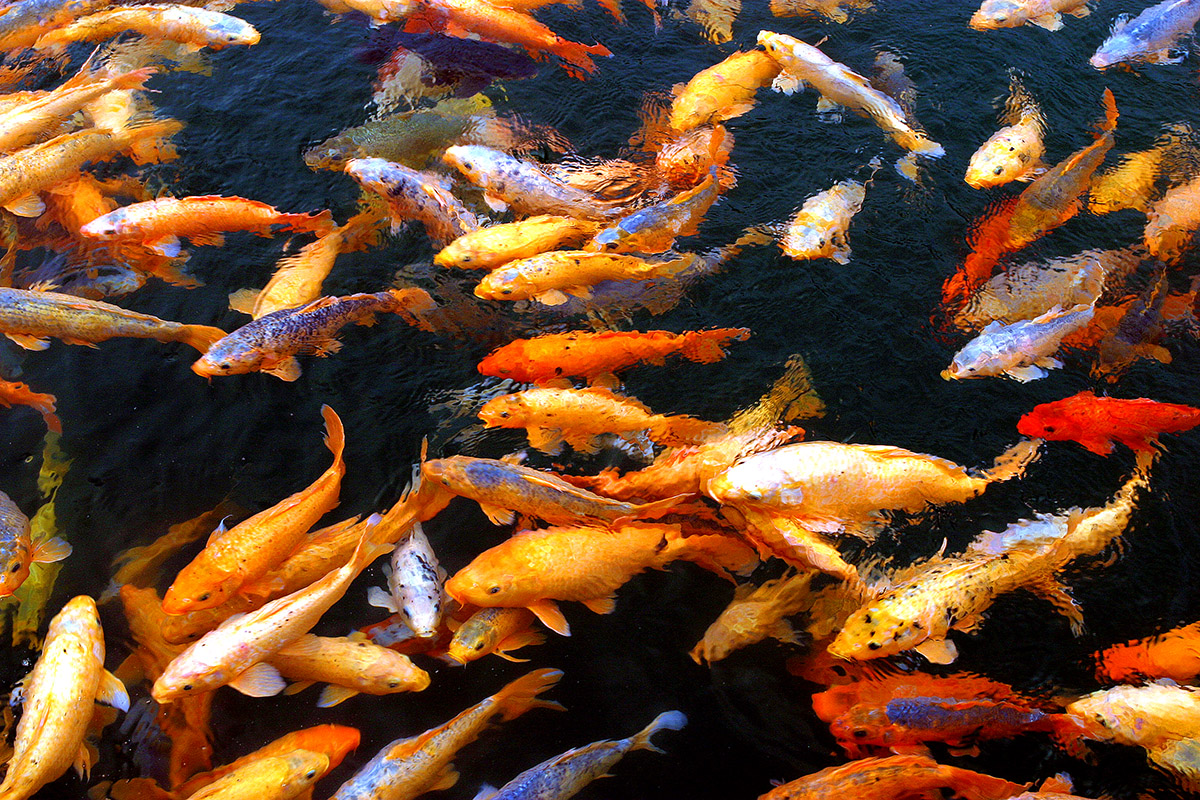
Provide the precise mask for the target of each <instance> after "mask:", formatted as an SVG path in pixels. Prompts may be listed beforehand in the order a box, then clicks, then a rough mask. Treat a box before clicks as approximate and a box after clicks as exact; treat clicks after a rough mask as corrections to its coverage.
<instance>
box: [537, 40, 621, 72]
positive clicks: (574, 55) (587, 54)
mask: <svg viewBox="0 0 1200 800" xmlns="http://www.w3.org/2000/svg"><path fill="white" fill-rule="evenodd" d="M550 52H552V53H554V54H555V55H556V56H558V57H559V58H561V59H562V60H563V61H566V62H567V63H568V64H570V65H572V66H574V67H576V68H577V69H576V70H567V72H569V73H571V75H572V76H573V77H577V78H581V79H582V78H583V75H582V74H581V73H580V72H579V70H582V71H583V72H595V71H596V65H595V63H593V62H592V59H591V56H604V57H605V58H607V57H608V56H611V55H612V51H611V50H609V49H608V48H607V47H605V46H604V45H602V44H592V45H587V44H583V43H581V42H572V41H568V40H567V39H559V40H558V42H556V43H555V44H554V46H553V47H552V48H551V49H550Z"/></svg>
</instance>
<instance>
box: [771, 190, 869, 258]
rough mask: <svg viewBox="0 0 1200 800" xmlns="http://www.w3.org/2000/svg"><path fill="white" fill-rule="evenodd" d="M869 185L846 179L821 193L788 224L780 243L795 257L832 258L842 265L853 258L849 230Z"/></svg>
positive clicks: (805, 205)
mask: <svg viewBox="0 0 1200 800" xmlns="http://www.w3.org/2000/svg"><path fill="white" fill-rule="evenodd" d="M866 196H867V188H866V186H865V185H863V184H861V183H859V182H858V181H853V180H846V181H840V182H838V183H835V184H834V185H833V186H832V187H831V188H829V189H826V190H825V191H823V192H819V193H817V194H815V195H813V196H812V197H810V198H808V199H807V200H805V201H804V205H803V206H802V207H801V208H800V210H799V211H797V212H796V215H795V216H793V217H792V219H791V220H790V221H789V222H788V223H787V227H786V229H785V230H784V233H783V237H782V238H781V239H780V241H779V246H780V247H781V248H782V249H783V252H784V253H785V254H786V255H788V256H790V257H791V258H794V259H796V260H801V259H809V258H831V259H833V260H834V261H836V262H837V263H839V264H846V263H848V262H849V261H850V243H849V242H848V241H847V239H846V231H847V230H849V228H850V221H851V220H852V219H853V218H854V215H855V214H857V213H858V212H859V211H861V210H862V205H863V199H864V198H866Z"/></svg>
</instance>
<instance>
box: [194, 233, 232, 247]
mask: <svg viewBox="0 0 1200 800" xmlns="http://www.w3.org/2000/svg"><path fill="white" fill-rule="evenodd" d="M188 240H189V241H190V242H191V243H192V244H198V245H211V246H213V247H223V246H224V245H225V236H224V234H221V233H215V232H208V233H197V234H194V235H192V236H189V237H188Z"/></svg>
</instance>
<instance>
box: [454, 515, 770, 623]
mask: <svg viewBox="0 0 1200 800" xmlns="http://www.w3.org/2000/svg"><path fill="white" fill-rule="evenodd" d="M679 559H684V560H690V561H694V562H696V563H698V564H700V565H701V566H703V567H706V568H708V569H711V570H713V571H716V572H719V573H723V572H725V571H730V572H735V571H737V572H740V571H743V570H745V569H746V568H747V567H749V568H751V569H752V568H753V567H754V565H755V564H757V563H758V559H757V558H756V557H755V556H754V552H753V551H752V550H750V549H749V548H748V547H746V545H744V544H742V543H740V542H738V541H737V540H736V539H734V538H732V537H728V536H723V535H712V536H705V535H694V536H687V537H685V536H683V534H682V533H681V532H680V529H679V527H678V526H675V525H660V524H656V523H626V524H621V525H617V526H614V527H611V528H607V529H606V528H602V527H592V526H584V527H569V528H568V527H558V528H542V529H539V530H529V531H523V532H521V533H518V534H516V535H514V536H513V537H511V538H510V539H508V540H507V541H504V542H502V543H500V544H499V545H497V546H495V547H493V548H491V549H489V550H485V551H484V552H483V553H481V554H479V555H478V556H477V557H476V558H475V560H474V561H472V562H471V563H470V564H469V565H467V566H466V567H463V568H462V569H461V570H459V571H458V572H457V573H456V574H455V575H454V576H453V577H452V578H450V580H448V581H446V593H447V594H449V595H450V596H451V597H453V598H454V599H455V600H457V601H458V602H460V603H463V604H464V605H466V604H470V605H474V606H479V607H481V608H487V607H491V606H507V607H510V608H517V607H519V608H527V609H529V610H530V611H532V612H533V613H534V614H535V615H537V617H538V619H540V620H541V621H542V622H543V623H544V624H545V625H546V627H548V628H550V629H551V630H553V631H555V632H556V633H560V634H562V635H564V636H566V635H569V632H570V628H569V627H568V626H567V623H566V620H565V619H564V618H563V616H562V612H561V611H559V609H558V606H557V605H556V604H555V602H554V601H555V600H572V601H576V602H582V603H585V604H587V606H588V607H589V608H590V609H592V610H593V611H595V612H597V613H602V614H607V613H610V612H612V610H613V609H614V608H615V607H616V598H615V593H616V591H617V589H619V588H620V587H621V586H623V585H625V584H626V583H628V582H629V580H630V579H631V578H632V577H633V576H634V575H637V574H638V573H639V572H642V571H643V570H646V569H650V568H655V569H662V568H663V567H665V566H666V565H667V564H668V563H670V562H672V561H676V560H679Z"/></svg>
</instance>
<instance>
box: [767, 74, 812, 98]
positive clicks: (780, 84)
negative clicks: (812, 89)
mask: <svg viewBox="0 0 1200 800" xmlns="http://www.w3.org/2000/svg"><path fill="white" fill-rule="evenodd" d="M771 89H772V90H773V91H776V92H783V93H784V94H794V93H796V92H803V91H804V81H802V80H800V79H799V78H797V77H796V76H795V75H789V74H788V73H786V72H780V73H779V74H778V75H776V76H775V80H773V81H771Z"/></svg>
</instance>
